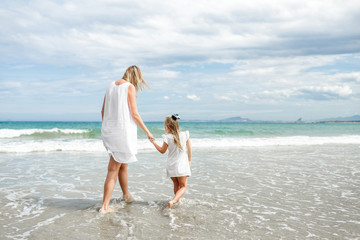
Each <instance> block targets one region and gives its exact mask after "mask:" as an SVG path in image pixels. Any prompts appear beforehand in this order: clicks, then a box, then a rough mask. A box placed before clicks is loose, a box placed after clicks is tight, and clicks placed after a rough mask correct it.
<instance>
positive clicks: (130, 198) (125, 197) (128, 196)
mask: <svg viewBox="0 0 360 240" xmlns="http://www.w3.org/2000/svg"><path fill="white" fill-rule="evenodd" d="M124 200H125V202H126V203H131V202H134V201H135V198H134V197H133V196H132V195H131V194H127V195H124Z"/></svg>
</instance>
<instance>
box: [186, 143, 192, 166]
mask: <svg viewBox="0 0 360 240" xmlns="http://www.w3.org/2000/svg"><path fill="white" fill-rule="evenodd" d="M186 148H187V152H188V159H189V164H190V166H191V153H192V152H191V142H190V139H188V140H187V141H186Z"/></svg>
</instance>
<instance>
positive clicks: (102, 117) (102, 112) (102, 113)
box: [101, 96, 106, 120]
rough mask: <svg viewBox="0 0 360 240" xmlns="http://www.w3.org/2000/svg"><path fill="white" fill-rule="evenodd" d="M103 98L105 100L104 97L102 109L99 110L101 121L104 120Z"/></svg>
mask: <svg viewBox="0 0 360 240" xmlns="http://www.w3.org/2000/svg"><path fill="white" fill-rule="evenodd" d="M105 98H106V96H105V97H104V102H103V106H102V109H101V120H103V119H104V109H105Z"/></svg>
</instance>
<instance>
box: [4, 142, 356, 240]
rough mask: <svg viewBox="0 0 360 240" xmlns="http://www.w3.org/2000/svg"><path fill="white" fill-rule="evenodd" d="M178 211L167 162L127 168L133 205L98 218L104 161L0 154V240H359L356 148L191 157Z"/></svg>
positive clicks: (119, 205)
mask: <svg viewBox="0 0 360 240" xmlns="http://www.w3.org/2000/svg"><path fill="white" fill-rule="evenodd" d="M193 155H194V157H193V163H192V177H191V178H189V187H188V190H187V193H186V194H185V195H184V198H183V200H182V203H181V204H178V205H176V206H175V208H174V209H171V210H169V209H167V201H169V200H170V199H171V197H172V195H173V193H172V184H171V181H170V180H169V179H167V178H166V174H165V162H166V155H161V154H159V153H156V152H154V151H142V152H140V153H139V154H138V159H139V162H137V163H134V164H131V165H129V186H130V190H131V192H132V193H133V194H134V195H136V196H137V197H138V201H136V202H134V203H131V204H126V203H125V202H124V201H121V191H120V187H119V185H117V186H116V189H115V191H114V194H113V200H112V202H111V205H112V207H115V208H116V209H117V210H118V211H117V212H116V213H110V214H106V215H102V214H99V213H97V210H98V208H99V207H100V206H101V199H102V191H103V182H104V179H105V176H106V167H107V162H108V159H107V156H106V154H105V153H75V152H73V153H72V152H51V153H27V154H1V155H0V156H1V158H0V164H1V169H0V190H1V191H0V225H1V228H0V229H1V231H0V239H360V200H359V197H360V188H359V187H360V161H359V156H360V147H359V145H355V144H326V145H311V146H306V145H304V146H268V147H266V146H263V147H243V148H237V149H225V148H224V149H212V150H211V149H200V150H197V149H195V150H194V153H193Z"/></svg>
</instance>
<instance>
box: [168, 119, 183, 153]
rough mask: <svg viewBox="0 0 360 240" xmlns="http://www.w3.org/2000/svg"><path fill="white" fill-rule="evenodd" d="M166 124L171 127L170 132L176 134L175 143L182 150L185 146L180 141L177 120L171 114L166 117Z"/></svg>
mask: <svg viewBox="0 0 360 240" xmlns="http://www.w3.org/2000/svg"><path fill="white" fill-rule="evenodd" d="M165 125H166V126H167V128H168V129H169V132H170V133H171V134H172V135H173V136H174V142H175V145H176V146H177V147H178V148H179V149H180V150H181V151H182V150H183V148H182V146H181V143H180V136H179V134H180V127H179V123H178V121H177V120H174V119H173V118H172V117H171V116H168V117H166V118H165Z"/></svg>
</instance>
